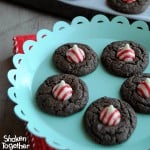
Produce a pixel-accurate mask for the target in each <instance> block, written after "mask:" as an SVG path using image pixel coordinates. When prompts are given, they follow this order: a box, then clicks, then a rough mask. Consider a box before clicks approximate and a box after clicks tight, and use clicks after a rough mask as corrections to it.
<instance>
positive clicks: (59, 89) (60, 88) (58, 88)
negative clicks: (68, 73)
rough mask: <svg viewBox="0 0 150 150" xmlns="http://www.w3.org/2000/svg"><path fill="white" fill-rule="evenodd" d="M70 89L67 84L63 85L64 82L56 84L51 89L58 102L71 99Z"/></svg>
mask: <svg viewBox="0 0 150 150" xmlns="http://www.w3.org/2000/svg"><path fill="white" fill-rule="evenodd" d="M72 92H73V90H72V88H71V86H70V85H69V84H67V83H65V81H64V80H62V81H61V82H60V83H58V84H56V85H55V86H54V88H53V89H52V94H53V96H54V97H55V98H56V99H58V100H62V101H65V100H68V99H70V98H71V97H72Z"/></svg>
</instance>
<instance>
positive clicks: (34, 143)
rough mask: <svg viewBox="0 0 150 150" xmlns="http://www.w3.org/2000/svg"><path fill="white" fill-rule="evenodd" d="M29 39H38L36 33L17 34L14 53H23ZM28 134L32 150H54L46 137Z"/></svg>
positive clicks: (14, 41)
mask: <svg viewBox="0 0 150 150" xmlns="http://www.w3.org/2000/svg"><path fill="white" fill-rule="evenodd" d="M27 40H34V41H36V35H35V34H29V35H17V36H14V37H13V45H14V46H13V53H14V54H19V53H21V54H23V53H24V51H23V43H24V42H25V41H27ZM26 136H27V139H28V142H29V144H30V150H54V149H53V148H51V147H49V146H48V145H47V144H46V142H45V139H44V138H39V137H37V136H35V135H33V134H31V133H30V132H28V131H27V132H26Z"/></svg>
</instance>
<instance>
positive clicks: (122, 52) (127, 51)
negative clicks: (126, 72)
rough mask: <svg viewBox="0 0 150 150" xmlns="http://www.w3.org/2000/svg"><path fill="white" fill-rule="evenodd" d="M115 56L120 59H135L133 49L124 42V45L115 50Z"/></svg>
mask: <svg viewBox="0 0 150 150" xmlns="http://www.w3.org/2000/svg"><path fill="white" fill-rule="evenodd" d="M117 57H118V58H119V59H120V60H122V61H127V62H129V61H133V60H134V59H135V51H134V50H133V49H132V48H131V47H130V45H129V44H126V45H125V46H124V47H122V48H120V49H119V51H118V52H117Z"/></svg>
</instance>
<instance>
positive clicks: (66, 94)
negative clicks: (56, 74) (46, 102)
mask: <svg viewBox="0 0 150 150" xmlns="http://www.w3.org/2000/svg"><path fill="white" fill-rule="evenodd" d="M68 95H72V90H71V91H68V92H66V93H65V94H64V95H63V96H62V100H63V101H64V100H65V99H66V97H67V96H68Z"/></svg>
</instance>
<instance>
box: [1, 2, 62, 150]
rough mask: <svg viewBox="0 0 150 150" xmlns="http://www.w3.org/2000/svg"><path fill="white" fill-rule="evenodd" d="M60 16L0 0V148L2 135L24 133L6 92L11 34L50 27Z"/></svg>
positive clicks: (8, 85)
mask: <svg viewBox="0 0 150 150" xmlns="http://www.w3.org/2000/svg"><path fill="white" fill-rule="evenodd" d="M60 19H61V18H59V17H56V16H52V15H50V14H44V13H42V12H37V11H32V10H31V9H27V8H24V7H20V6H17V5H12V4H9V3H5V2H2V1H0V149H2V148H1V146H2V144H1V142H3V141H4V138H3V136H4V135H11V136H14V135H17V136H24V134H25V125H24V122H23V121H21V120H20V119H18V117H16V115H15V114H14V111H13V107H14V105H15V104H14V103H13V102H11V101H10V100H9V98H8V96H7V89H8V88H9V87H10V86H11V85H10V83H9V82H8V79H7V72H8V70H9V69H11V68H13V65H12V56H13V54H12V48H13V41H12V38H13V36H14V35H18V34H29V33H36V32H37V31H38V30H40V29H41V28H47V29H51V28H52V26H53V24H54V23H55V22H56V21H58V20H60ZM61 20H62V19H61Z"/></svg>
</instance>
